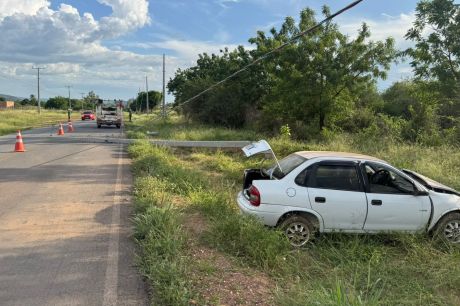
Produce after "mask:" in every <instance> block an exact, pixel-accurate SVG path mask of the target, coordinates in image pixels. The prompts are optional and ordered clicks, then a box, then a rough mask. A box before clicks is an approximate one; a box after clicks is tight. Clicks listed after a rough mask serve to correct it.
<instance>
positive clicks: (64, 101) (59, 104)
mask: <svg viewBox="0 0 460 306" xmlns="http://www.w3.org/2000/svg"><path fill="white" fill-rule="evenodd" d="M68 107H69V99H68V98H65V97H61V96H57V97H54V98H49V99H48V101H46V104H45V108H52V109H67V108H68Z"/></svg>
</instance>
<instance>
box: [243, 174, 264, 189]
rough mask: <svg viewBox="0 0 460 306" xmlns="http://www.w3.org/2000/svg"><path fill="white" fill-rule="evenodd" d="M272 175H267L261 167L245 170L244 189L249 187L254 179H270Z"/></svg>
mask: <svg viewBox="0 0 460 306" xmlns="http://www.w3.org/2000/svg"><path fill="white" fill-rule="evenodd" d="M269 179H270V177H269V176H268V175H265V174H264V173H263V172H262V170H261V169H246V170H244V178H243V190H245V189H248V188H249V187H250V186H251V185H252V181H254V180H269Z"/></svg>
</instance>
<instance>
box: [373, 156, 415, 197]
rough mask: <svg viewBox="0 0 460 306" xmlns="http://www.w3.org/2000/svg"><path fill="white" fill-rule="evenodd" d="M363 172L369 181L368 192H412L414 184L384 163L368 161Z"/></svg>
mask: <svg viewBox="0 0 460 306" xmlns="http://www.w3.org/2000/svg"><path fill="white" fill-rule="evenodd" d="M365 173H366V175H367V179H368V182H369V192H371V193H390V194H413V193H414V192H415V186H414V184H413V183H412V182H411V181H409V180H408V179H406V178H405V177H403V176H401V175H400V174H398V173H396V172H395V171H394V170H393V169H391V168H389V167H385V166H384V165H379V164H373V163H368V164H366V165H365Z"/></svg>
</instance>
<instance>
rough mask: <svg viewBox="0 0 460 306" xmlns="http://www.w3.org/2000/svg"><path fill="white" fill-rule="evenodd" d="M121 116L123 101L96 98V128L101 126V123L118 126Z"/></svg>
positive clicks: (119, 125)
mask: <svg viewBox="0 0 460 306" xmlns="http://www.w3.org/2000/svg"><path fill="white" fill-rule="evenodd" d="M122 117H123V102H121V101H115V100H114V101H107V100H106V101H104V100H101V99H99V100H98V102H97V105H96V118H97V120H96V122H97V127H98V128H101V127H102V126H103V125H115V126H116V127H117V128H120V127H121V123H122Z"/></svg>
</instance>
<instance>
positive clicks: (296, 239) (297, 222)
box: [280, 215, 314, 248]
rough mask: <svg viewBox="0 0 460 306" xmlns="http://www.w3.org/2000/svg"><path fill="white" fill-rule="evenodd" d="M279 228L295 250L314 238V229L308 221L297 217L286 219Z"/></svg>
mask: <svg viewBox="0 0 460 306" xmlns="http://www.w3.org/2000/svg"><path fill="white" fill-rule="evenodd" d="M280 227H281V229H282V230H283V232H284V234H285V235H286V237H287V238H288V239H289V243H290V244H291V245H292V246H293V247H296V248H300V247H302V246H304V245H306V244H307V243H308V242H309V241H311V240H313V238H314V227H313V225H312V224H311V222H310V220H308V219H307V218H305V217H302V216H299V215H293V216H290V217H288V218H287V219H286V220H284V221H283V222H282V223H281V225H280Z"/></svg>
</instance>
